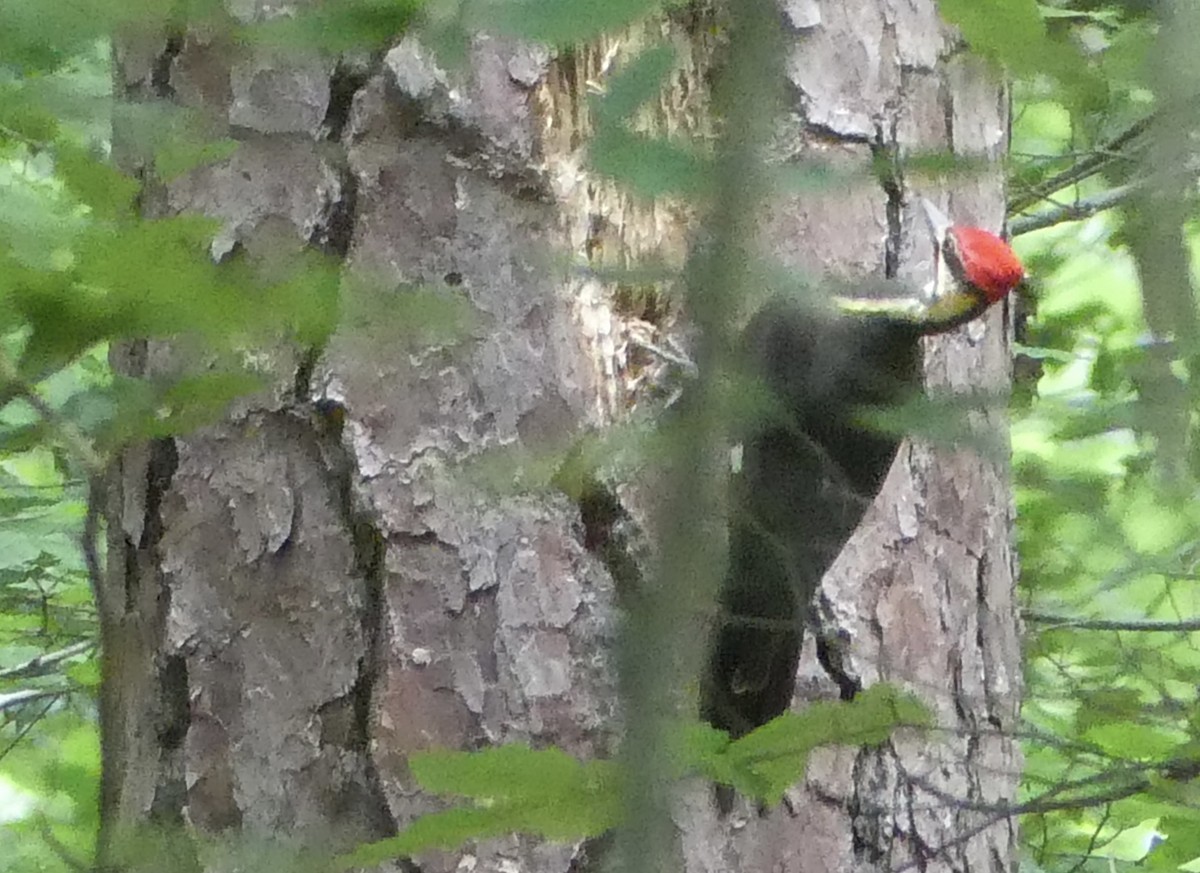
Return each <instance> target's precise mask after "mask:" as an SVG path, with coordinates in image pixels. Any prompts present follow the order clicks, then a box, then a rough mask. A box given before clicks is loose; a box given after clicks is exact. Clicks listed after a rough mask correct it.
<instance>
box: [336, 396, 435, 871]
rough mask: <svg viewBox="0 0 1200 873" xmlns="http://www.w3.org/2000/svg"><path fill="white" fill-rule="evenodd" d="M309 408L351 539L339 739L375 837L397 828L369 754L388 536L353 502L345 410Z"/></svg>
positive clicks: (359, 809)
mask: <svg viewBox="0 0 1200 873" xmlns="http://www.w3.org/2000/svg"><path fill="white" fill-rule="evenodd" d="M313 411H314V413H316V416H318V418H317V425H316V432H317V438H318V440H319V442H320V445H321V446H322V454H323V457H324V460H325V469H326V470H327V471H328V475H329V477H330V486H331V488H332V490H333V492H334V498H335V500H336V505H337V506H338V508H339V511H340V514H341V516H342V520H343V524H344V526H345V530H346V533H347V535H348V536H349V537H350V540H351V544H352V547H353V553H354V575H355V576H356V577H357V578H358V579H359V580H360V584H361V585H362V595H363V606H362V612H361V613H360V615H359V621H360V623H361V627H362V633H363V639H364V641H365V649H366V651H365V654H364V656H363V657H362V658H361V659H360V660H359V664H358V675H357V676H356V677H355V680H354V684H353V685H352V686H351V688H350V691H349V695H348V700H346V701H344V704H345V707H346V709H347V711H346V712H345V717H346V721H347V723H346V725H345V729H344V731H343V733H342V736H341V737H340V739H339V744H340V745H342V746H343V747H344V748H345V749H346V750H348V751H350V752H353V753H354V754H355V755H356V756H358V759H359V761H360V764H361V767H362V770H361V775H362V781H363V784H362V785H360V786H359V788H360V789H361V796H360V799H359V801H358V802H357V803H355V804H354V810H353V811H354V813H355V815H356V816H357V817H359V818H360V821H359V824H362V823H363V822H362V821H361V818H362V817H369V819H370V820H369V822H368V823H367V828H368V830H369V831H370V832H371V833H372V835H373V836H374V837H375V838H377V839H379V838H384V837H388V836H392V835H394V834H395V833H396V832H397V826H396V820H395V818H394V817H393V816H392V813H391V809H390V807H389V805H388V802H387V798H386V794H385V793H384V790H383V784H382V780H381V778H380V774H379V771H378V768H377V767H376V764H375V760H374V758H373V757H372V756H371V739H372V736H373V732H372V727H373V724H374V700H375V690H376V683H377V681H378V679H379V677H380V676H381V675H382V672H383V666H384V659H385V658H386V657H387V652H386V648H385V647H386V639H385V632H384V628H385V625H384V615H385V607H384V595H385V582H386V575H387V574H386V567H385V563H384V559H385V556H386V549H387V541H386V539H385V537H384V534H383V531H382V530H381V529H380V528H379V526H378V525H377V524H375V522H374V520H373V519H372V518H370V517H369V515H368V514H367V513H366V512H365V511H362V510H360V509H358V508H357V507H356V506H355V501H354V478H355V467H354V464H353V461H352V458H351V456H350V454H349V453H348V452H347V451H346V449H345V447H344V446H343V444H342V429H343V424H344V422H345V410H344V409H343V408H342V406H341V405H340V404H337V403H334V402H332V401H328V400H326V401H322V402H320V403H317V404H314V408H313ZM404 869H405V870H408V871H416V870H417V869H418V868H417V867H416V866H415V865H411V864H405V865H404Z"/></svg>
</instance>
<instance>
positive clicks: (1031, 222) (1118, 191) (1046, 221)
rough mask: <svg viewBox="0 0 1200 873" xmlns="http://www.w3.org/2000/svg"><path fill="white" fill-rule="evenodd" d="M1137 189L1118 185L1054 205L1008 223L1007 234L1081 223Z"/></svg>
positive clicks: (1134, 186)
mask: <svg viewBox="0 0 1200 873" xmlns="http://www.w3.org/2000/svg"><path fill="white" fill-rule="evenodd" d="M1138 187H1139V186H1138V185H1137V184H1134V183H1130V184H1128V185H1119V186H1118V187H1116V188H1113V189H1112V190H1110V191H1103V192H1101V193H1100V194H1096V195H1094V196H1092V197H1084V198H1082V199H1081V200H1076V201H1075V202H1074V203H1068V204H1060V205H1056V206H1055V208H1054V209H1049V210H1046V211H1045V212H1036V213H1034V214H1033V215H1022V216H1020V217H1019V218H1014V219H1013V220H1012V221H1011V222H1009V225H1008V232H1009V234H1010V235H1011V236H1020V235H1021V234H1023V233H1032V232H1033V231H1035V230H1043V229H1045V228H1047V227H1054V226H1055V225H1057V224H1063V223H1065V222H1068V221H1082V220H1083V219H1085V218H1091V217H1092V216H1093V215H1095V214H1096V213H1097V212H1103V211H1104V210H1106V209H1112V208H1113V207H1114V206H1118V205H1120V204H1121V203H1122V202H1124V201H1125V200H1127V199H1129V197H1130V196H1132V195H1133V194H1134V192H1135V191H1137V189H1138Z"/></svg>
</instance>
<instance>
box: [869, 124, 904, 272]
mask: <svg viewBox="0 0 1200 873" xmlns="http://www.w3.org/2000/svg"><path fill="white" fill-rule="evenodd" d="M896 123H897V122H896V119H895V118H892V120H891V124H890V127H889V128H888V129H887V130H886V131H885V130H884V127H883V125H882V124H880V125H878V126H877V127H876V128H875V141H874V142H873V143H872V144H871V156H872V158H873V163H874V168H875V178H876V179H878V180H879V186H880V187H881V188H882V189H883V193H884V194H885V195H886V196H887V202H886V205H885V211H886V215H887V228H888V231H887V242H886V243H885V244H884V253H883V269H884V275H885V276H886V277H887V278H889V279H894V278H896V277H897V276H898V275H899V273H900V261H901V254H902V252H903V246H904V174H903V169H902V168H901V166H900V155H899V150H898V149H897V146H896Z"/></svg>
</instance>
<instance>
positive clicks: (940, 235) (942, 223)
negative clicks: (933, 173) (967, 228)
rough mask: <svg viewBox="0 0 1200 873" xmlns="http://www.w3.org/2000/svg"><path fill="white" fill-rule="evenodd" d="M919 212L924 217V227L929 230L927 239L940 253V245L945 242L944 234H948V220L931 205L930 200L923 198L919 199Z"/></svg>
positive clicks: (940, 211)
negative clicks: (930, 240)
mask: <svg viewBox="0 0 1200 873" xmlns="http://www.w3.org/2000/svg"><path fill="white" fill-rule="evenodd" d="M921 211H922V213H923V214H924V216H925V226H926V227H928V228H929V237H930V239H932V240H933V246H934V248H935V249H937V250H939V251H940V250H941V248H942V243H943V242H945V241H946V234H948V233H949V232H950V219H949V218H947V217H946V216H945V214H944V213H943V212H942V210H940V209H938V208H937V206H935V205H934V204H933V201H932V200H927V199H926V198H924V197H922V198H921Z"/></svg>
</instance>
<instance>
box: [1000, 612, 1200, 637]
mask: <svg viewBox="0 0 1200 873" xmlns="http://www.w3.org/2000/svg"><path fill="white" fill-rule="evenodd" d="M1022 617H1023V618H1024V619H1025V620H1026V621H1028V622H1032V623H1033V624H1046V625H1053V626H1055V627H1056V628H1070V629H1071V630H1100V631H1134V632H1138V633H1166V634H1171V633H1192V632H1195V631H1200V618H1193V619H1189V620H1187V621H1153V620H1148V619H1147V620H1138V619H1107V618H1075V617H1072V616H1069V615H1054V614H1052V613H1047V612H1025V613H1022Z"/></svg>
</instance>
